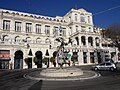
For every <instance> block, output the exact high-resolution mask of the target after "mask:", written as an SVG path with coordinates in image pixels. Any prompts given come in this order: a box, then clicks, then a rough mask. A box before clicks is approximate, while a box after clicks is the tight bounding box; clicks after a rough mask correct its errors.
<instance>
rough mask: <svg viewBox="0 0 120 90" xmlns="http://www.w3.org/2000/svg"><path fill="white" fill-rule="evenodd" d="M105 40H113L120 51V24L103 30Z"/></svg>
mask: <svg viewBox="0 0 120 90" xmlns="http://www.w3.org/2000/svg"><path fill="white" fill-rule="evenodd" d="M102 35H103V37H104V38H111V40H112V41H113V45H114V46H116V47H118V49H119V51H120V24H112V25H110V26H109V27H108V28H106V29H104V30H102Z"/></svg>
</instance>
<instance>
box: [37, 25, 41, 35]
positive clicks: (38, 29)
mask: <svg viewBox="0 0 120 90" xmlns="http://www.w3.org/2000/svg"><path fill="white" fill-rule="evenodd" d="M36 33H37V34H40V33H41V25H40V24H36Z"/></svg>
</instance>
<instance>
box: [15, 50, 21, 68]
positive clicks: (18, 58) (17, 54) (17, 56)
mask: <svg viewBox="0 0 120 90" xmlns="http://www.w3.org/2000/svg"><path fill="white" fill-rule="evenodd" d="M22 68H23V52H22V51H20V50H19V51H16V52H15V57H14V69H22Z"/></svg>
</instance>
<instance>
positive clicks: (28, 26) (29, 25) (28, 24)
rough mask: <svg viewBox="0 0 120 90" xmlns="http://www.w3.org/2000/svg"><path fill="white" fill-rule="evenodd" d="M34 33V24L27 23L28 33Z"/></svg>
mask: <svg viewBox="0 0 120 90" xmlns="http://www.w3.org/2000/svg"><path fill="white" fill-rule="evenodd" d="M31 32H32V23H26V33H31Z"/></svg>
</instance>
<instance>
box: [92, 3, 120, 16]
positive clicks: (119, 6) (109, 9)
mask: <svg viewBox="0 0 120 90" xmlns="http://www.w3.org/2000/svg"><path fill="white" fill-rule="evenodd" d="M117 8H120V5H118V6H115V7H112V8H108V9H106V10H103V11H100V12H97V13H95V14H93V16H95V15H99V14H102V13H105V12H108V11H111V10H113V9H117Z"/></svg>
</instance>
